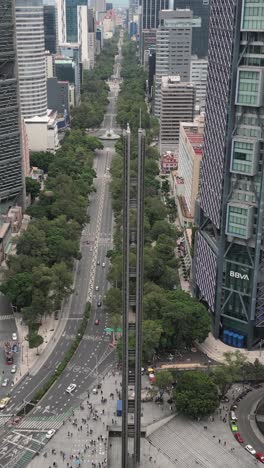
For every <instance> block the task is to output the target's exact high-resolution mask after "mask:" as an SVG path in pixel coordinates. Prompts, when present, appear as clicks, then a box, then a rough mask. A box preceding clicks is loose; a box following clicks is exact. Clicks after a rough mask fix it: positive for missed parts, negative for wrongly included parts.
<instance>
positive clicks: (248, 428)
mask: <svg viewBox="0 0 264 468" xmlns="http://www.w3.org/2000/svg"><path fill="white" fill-rule="evenodd" d="M241 390H242V385H241ZM262 398H263V387H261V388H258V389H254V390H252V392H250V393H248V394H247V395H246V396H245V397H244V398H243V399H242V400H241V401H240V402H239V403H238V408H237V410H236V416H237V418H238V427H239V432H240V434H241V435H242V437H243V439H244V441H245V445H247V444H250V445H252V447H254V449H255V450H256V451H257V452H262V453H264V436H263V434H261V432H260V431H259V429H258V427H257V425H256V422H255V414H254V411H255V409H256V406H257V403H258V402H259V401H260V400H261V399H262Z"/></svg>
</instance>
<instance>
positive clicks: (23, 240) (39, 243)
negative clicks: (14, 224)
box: [17, 224, 48, 257]
mask: <svg viewBox="0 0 264 468" xmlns="http://www.w3.org/2000/svg"><path fill="white" fill-rule="evenodd" d="M17 253H18V255H20V254H22V255H29V256H32V257H41V256H44V255H46V254H47V253H48V250H47V244H46V236H45V232H43V231H40V230H39V229H38V228H37V227H36V226H34V224H30V225H29V226H28V228H27V230H26V231H24V232H23V234H22V236H20V237H19V239H18V242H17Z"/></svg>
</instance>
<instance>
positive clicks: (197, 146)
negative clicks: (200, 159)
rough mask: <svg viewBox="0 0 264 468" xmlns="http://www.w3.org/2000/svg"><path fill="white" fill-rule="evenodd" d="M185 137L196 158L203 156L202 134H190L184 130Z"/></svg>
mask: <svg viewBox="0 0 264 468" xmlns="http://www.w3.org/2000/svg"><path fill="white" fill-rule="evenodd" d="M185 133H186V136H187V138H188V140H189V142H190V143H191V145H192V147H193V150H194V152H195V154H196V155H197V156H202V155H203V134H201V133H196V132H192V131H191V130H188V129H185Z"/></svg>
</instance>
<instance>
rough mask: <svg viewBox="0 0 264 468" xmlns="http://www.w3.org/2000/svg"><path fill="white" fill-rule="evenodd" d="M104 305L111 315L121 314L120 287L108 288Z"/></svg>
mask: <svg viewBox="0 0 264 468" xmlns="http://www.w3.org/2000/svg"><path fill="white" fill-rule="evenodd" d="M104 305H105V306H106V308H107V309H108V310H109V312H110V314H111V315H118V314H119V315H121V310H122V293H121V291H120V289H118V288H111V289H108V291H107V293H106V297H105V300H104Z"/></svg>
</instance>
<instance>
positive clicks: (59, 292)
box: [51, 262, 72, 310]
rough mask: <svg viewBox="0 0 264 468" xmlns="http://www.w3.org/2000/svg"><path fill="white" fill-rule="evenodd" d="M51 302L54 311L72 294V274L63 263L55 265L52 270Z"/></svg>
mask: <svg viewBox="0 0 264 468" xmlns="http://www.w3.org/2000/svg"><path fill="white" fill-rule="evenodd" d="M51 271H52V276H53V277H52V282H51V291H52V300H53V304H54V306H53V307H54V310H57V309H59V307H60V304H61V302H62V300H63V299H64V298H65V297H67V296H68V295H69V294H70V293H71V292H72V272H71V271H69V270H68V268H67V266H66V264H65V263H63V262H62V263H56V264H55V265H53V267H52V269H51Z"/></svg>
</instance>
